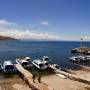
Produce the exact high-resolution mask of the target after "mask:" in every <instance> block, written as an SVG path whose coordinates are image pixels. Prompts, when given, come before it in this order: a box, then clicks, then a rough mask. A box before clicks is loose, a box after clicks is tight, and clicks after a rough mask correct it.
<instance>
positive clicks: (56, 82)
mask: <svg viewBox="0 0 90 90" xmlns="http://www.w3.org/2000/svg"><path fill="white" fill-rule="evenodd" d="M68 72H69V73H71V74H74V75H78V76H80V77H83V78H85V79H88V80H90V69H89V68H88V69H86V68H85V69H80V70H76V71H74V70H68ZM41 81H42V82H44V83H45V84H47V85H48V86H50V87H52V88H53V89H54V90H90V85H88V84H85V83H82V82H78V81H74V80H71V79H68V78H67V79H63V78H61V77H59V76H57V75H56V74H52V75H46V76H42V79H41ZM0 90H31V88H30V87H29V86H28V85H27V84H26V83H25V82H24V81H23V80H22V78H21V77H19V76H18V75H17V76H14V77H12V78H6V79H1V80H0Z"/></svg>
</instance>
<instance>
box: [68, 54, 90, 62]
mask: <svg viewBox="0 0 90 90" xmlns="http://www.w3.org/2000/svg"><path fill="white" fill-rule="evenodd" d="M69 59H70V60H71V61H74V62H89V61H90V56H87V55H85V56H84V55H82V56H80V55H79V56H72V57H70V58H69Z"/></svg>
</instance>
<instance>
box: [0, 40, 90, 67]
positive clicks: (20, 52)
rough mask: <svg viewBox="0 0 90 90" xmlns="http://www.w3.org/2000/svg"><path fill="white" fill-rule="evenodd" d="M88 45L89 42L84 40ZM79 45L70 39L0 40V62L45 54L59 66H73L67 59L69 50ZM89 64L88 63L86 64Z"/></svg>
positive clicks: (35, 57) (34, 57)
mask: <svg viewBox="0 0 90 90" xmlns="http://www.w3.org/2000/svg"><path fill="white" fill-rule="evenodd" d="M84 45H85V46H87V47H90V42H85V43H84ZM75 47H80V42H72V41H0V63H3V61H5V60H12V61H13V63H15V59H16V58H17V57H24V56H29V57H31V59H32V60H34V59H41V58H42V56H44V55H47V56H49V57H50V58H51V59H52V61H51V62H52V63H57V64H59V65H60V66H61V67H68V68H70V67H74V66H75V64H73V63H71V62H70V60H69V59H68V58H69V56H71V53H70V50H71V49H72V48H75ZM88 66H90V64H88Z"/></svg>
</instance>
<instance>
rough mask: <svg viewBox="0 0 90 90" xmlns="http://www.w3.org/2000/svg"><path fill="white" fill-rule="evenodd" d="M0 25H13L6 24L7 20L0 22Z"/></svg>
mask: <svg viewBox="0 0 90 90" xmlns="http://www.w3.org/2000/svg"><path fill="white" fill-rule="evenodd" d="M0 25H13V23H11V22H8V21H7V20H0Z"/></svg>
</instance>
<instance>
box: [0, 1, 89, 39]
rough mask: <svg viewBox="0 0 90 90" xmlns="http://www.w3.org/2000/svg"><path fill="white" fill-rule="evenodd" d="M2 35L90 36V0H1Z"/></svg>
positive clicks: (44, 37)
mask: <svg viewBox="0 0 90 90" xmlns="http://www.w3.org/2000/svg"><path fill="white" fill-rule="evenodd" d="M0 35H6V36H12V37H15V38H18V39H28V40H80V38H81V37H83V38H84V39H86V40H90V0H0Z"/></svg>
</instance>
